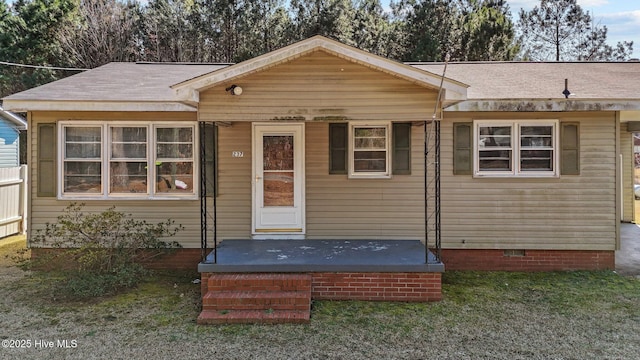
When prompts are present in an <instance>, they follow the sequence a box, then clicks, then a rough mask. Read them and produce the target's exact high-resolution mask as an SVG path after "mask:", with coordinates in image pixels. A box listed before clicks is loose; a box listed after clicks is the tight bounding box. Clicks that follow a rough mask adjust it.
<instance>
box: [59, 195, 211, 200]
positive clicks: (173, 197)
mask: <svg viewBox="0 0 640 360" xmlns="http://www.w3.org/2000/svg"><path fill="white" fill-rule="evenodd" d="M199 199H200V198H199V197H198V196H197V195H188V196H185V195H174V196H168V195H165V196H153V197H151V196H109V197H106V196H68V195H66V196H58V200H71V201H84V200H102V201H113V200H126V201H136V200H138V201H156V200H199Z"/></svg>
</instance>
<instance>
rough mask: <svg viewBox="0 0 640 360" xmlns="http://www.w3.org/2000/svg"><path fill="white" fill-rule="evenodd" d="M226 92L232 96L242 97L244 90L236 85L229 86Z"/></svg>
mask: <svg viewBox="0 0 640 360" xmlns="http://www.w3.org/2000/svg"><path fill="white" fill-rule="evenodd" d="M225 90H226V91H228V92H229V93H230V94H231V95H242V88H241V87H240V86H238V85H235V84H234V85H231V86H229V87H228V88H226V89H225Z"/></svg>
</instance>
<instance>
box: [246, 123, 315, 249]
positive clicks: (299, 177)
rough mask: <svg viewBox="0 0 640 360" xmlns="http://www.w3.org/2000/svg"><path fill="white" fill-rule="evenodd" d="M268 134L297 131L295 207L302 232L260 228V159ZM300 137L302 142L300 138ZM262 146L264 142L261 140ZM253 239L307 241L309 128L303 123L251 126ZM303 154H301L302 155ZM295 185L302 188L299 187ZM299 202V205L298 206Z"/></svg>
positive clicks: (257, 124)
mask: <svg viewBox="0 0 640 360" xmlns="http://www.w3.org/2000/svg"><path fill="white" fill-rule="evenodd" d="M265 131H273V132H275V133H278V132H288V133H291V132H293V134H294V139H295V140H294V179H295V180H294V206H295V207H296V208H297V209H298V210H297V211H298V212H299V216H300V224H299V225H300V226H299V228H300V231H290V230H289V229H279V228H268V227H266V228H258V220H257V218H258V211H259V210H260V209H259V204H258V200H259V199H258V198H257V190H256V189H257V184H258V179H257V167H258V166H260V164H262V159H258V151H257V150H258V149H257V147H258V140H259V136H262V134H263V133H264V132H265ZM296 138H298V139H296ZM260 143H262V142H261V141H260ZM251 154H252V156H251V236H252V238H253V239H304V238H305V234H306V211H305V209H306V201H305V200H306V184H305V179H306V177H305V157H306V153H305V126H304V123H303V122H292V123H265V122H257V123H252V126H251ZM298 154H299V155H298ZM295 185H299V188H296V187H295ZM296 201H297V202H299V203H298V204H296Z"/></svg>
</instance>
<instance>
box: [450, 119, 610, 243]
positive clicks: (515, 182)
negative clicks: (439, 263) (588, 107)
mask: <svg viewBox="0 0 640 360" xmlns="http://www.w3.org/2000/svg"><path fill="white" fill-rule="evenodd" d="M481 118H485V119H488V118H490V119H544V118H547V119H559V120H560V121H572V122H579V123H580V152H581V154H580V156H581V158H580V166H581V169H580V175H563V176H560V177H559V178H546V179H535V178H473V177H472V176H470V175H456V176H454V175H453V167H452V157H453V145H452V141H453V133H452V131H453V122H468V121H472V120H474V119H481ZM616 159H617V155H616V121H615V115H614V114H613V113H596V112H593V113H575V114H571V113H548V114H541V113H512V114H497V113H492V114H480V113H478V114H473V113H471V114H464V113H447V114H446V119H445V121H444V123H443V126H442V241H443V247H444V248H469V249H557V250H560V249H565V250H614V249H615V238H616V215H615V214H616V211H615V206H616V161H617V160H616Z"/></svg>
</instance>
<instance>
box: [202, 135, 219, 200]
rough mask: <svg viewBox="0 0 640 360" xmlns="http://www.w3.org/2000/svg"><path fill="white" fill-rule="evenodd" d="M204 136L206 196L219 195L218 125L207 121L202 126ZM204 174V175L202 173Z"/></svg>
mask: <svg viewBox="0 0 640 360" xmlns="http://www.w3.org/2000/svg"><path fill="white" fill-rule="evenodd" d="M201 131H203V136H202V137H201V139H202V142H203V144H201V146H204V154H205V155H204V157H205V158H204V169H202V170H203V171H204V174H203V175H204V176H205V179H206V182H205V188H204V194H205V196H209V197H211V196H214V194H215V196H217V195H218V193H219V192H218V166H217V165H218V161H217V160H218V127H217V126H215V125H214V124H213V123H205V124H203V126H202V127H201ZM200 176H202V175H200Z"/></svg>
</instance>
